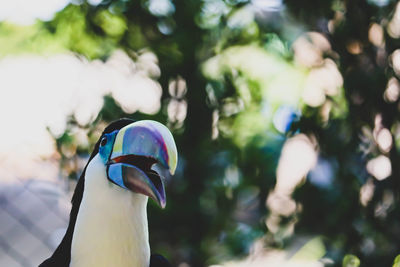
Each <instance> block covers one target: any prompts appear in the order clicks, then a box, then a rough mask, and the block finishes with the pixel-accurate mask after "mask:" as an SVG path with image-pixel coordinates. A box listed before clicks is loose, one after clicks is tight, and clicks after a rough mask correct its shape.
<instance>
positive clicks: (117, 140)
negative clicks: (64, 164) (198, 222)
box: [39, 119, 178, 267]
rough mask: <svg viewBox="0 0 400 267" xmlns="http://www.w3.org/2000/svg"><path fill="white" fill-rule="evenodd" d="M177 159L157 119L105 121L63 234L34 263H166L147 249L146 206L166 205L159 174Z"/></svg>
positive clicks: (59, 266) (87, 266) (73, 266)
mask: <svg viewBox="0 0 400 267" xmlns="http://www.w3.org/2000/svg"><path fill="white" fill-rule="evenodd" d="M177 157H178V155H177V148H176V145H175V142H174V139H173V136H172V134H171V132H170V131H169V130H168V128H167V127H166V126H164V125H163V124H161V123H159V122H156V121H152V120H143V121H133V120H131V119H119V120H117V121H114V122H112V123H111V124H110V125H108V126H107V127H106V128H105V130H104V131H103V133H102V135H101V137H100V138H99V140H98V141H97V143H96V145H95V147H94V150H93V152H92V154H91V156H90V158H89V160H88V163H87V164H86V167H85V168H84V170H83V172H82V175H81V177H80V178H79V180H78V183H77V186H76V188H75V191H74V194H73V196H72V209H71V213H70V220H69V224H68V228H67V230H66V233H65V235H64V237H63V239H62V241H61V243H60V244H59V246H58V247H57V249H56V250H55V251H54V253H53V255H52V256H51V257H50V258H48V259H47V260H45V261H44V262H43V263H42V264H41V265H39V267H67V266H70V267H92V266H93V267H102V266H104V267H149V266H150V267H167V266H169V267H170V266H171V265H170V264H169V262H168V261H167V260H166V259H165V258H164V257H163V256H161V255H158V254H153V255H151V253H150V246H149V232H148V224H147V211H146V207H147V201H148V198H151V199H153V200H154V201H155V202H156V203H157V204H158V205H159V206H161V207H162V208H164V207H165V204H166V196H165V188H164V176H165V175H166V173H167V174H168V172H169V173H170V174H171V175H172V174H173V173H174V172H175V169H176V166H177ZM168 175H169V174H168Z"/></svg>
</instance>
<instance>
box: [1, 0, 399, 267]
mask: <svg viewBox="0 0 400 267" xmlns="http://www.w3.org/2000/svg"><path fill="white" fill-rule="evenodd" d="M399 78H400V2H397V1H394V0H352V1H345V0H324V1H312V0H87V1H84V0H71V1H69V0H38V1H29V0H2V1H0V93H1V96H0V123H1V128H0V129H1V130H0V266H4V267H13V266H37V265H38V264H39V263H40V262H42V261H43V260H44V259H45V258H47V257H49V256H50V255H51V253H52V251H53V250H54V249H55V247H56V246H57V245H58V243H59V241H60V239H61V238H62V236H63V235H64V232H65V229H66V225H67V222H68V217H69V209H70V198H71V194H72V192H73V190H74V186H75V184H76V181H77V178H78V177H79V175H80V173H81V171H82V168H83V167H84V165H85V164H86V161H87V159H88V156H89V153H90V152H91V150H92V148H93V144H94V143H95V142H96V141H97V139H98V137H99V136H100V133H101V131H102V130H103V129H104V127H105V126H106V125H107V123H109V122H110V121H113V120H115V119H118V118H121V117H129V118H133V119H136V120H140V119H152V120H157V121H160V122H162V123H164V124H166V125H167V126H168V127H169V128H170V129H171V131H172V132H173V134H174V137H175V139H176V142H177V146H178V151H179V165H178V170H177V173H176V175H175V176H174V177H173V178H172V179H171V180H170V182H169V183H168V185H167V203H168V205H167V207H166V209H165V210H161V209H159V208H158V207H157V206H156V205H155V204H154V203H152V202H150V204H149V228H150V244H151V247H152V250H153V251H154V252H157V253H160V254H163V255H164V256H165V257H166V258H168V259H169V260H170V261H171V262H172V263H173V266H178V267H200V266H210V265H224V266H252V267H258V266H392V265H393V266H400V258H397V259H395V258H396V256H397V254H399V253H400V224H399V215H400V214H399V211H400V204H399V192H400V191H399V190H400V165H399V162H400V154H399V152H400V101H399V96H400V82H399Z"/></svg>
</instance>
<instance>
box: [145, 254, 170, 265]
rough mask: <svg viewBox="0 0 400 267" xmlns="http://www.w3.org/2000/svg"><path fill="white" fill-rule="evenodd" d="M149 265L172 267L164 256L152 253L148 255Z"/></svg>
mask: <svg viewBox="0 0 400 267" xmlns="http://www.w3.org/2000/svg"><path fill="white" fill-rule="evenodd" d="M150 267H172V266H171V264H170V263H169V262H168V261H167V259H166V258H164V257H163V256H161V255H159V254H153V255H151V257H150Z"/></svg>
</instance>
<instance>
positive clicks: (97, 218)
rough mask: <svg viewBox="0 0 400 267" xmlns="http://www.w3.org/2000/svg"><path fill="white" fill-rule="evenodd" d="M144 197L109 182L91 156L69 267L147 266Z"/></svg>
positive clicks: (99, 165) (147, 243) (147, 239)
mask: <svg viewBox="0 0 400 267" xmlns="http://www.w3.org/2000/svg"><path fill="white" fill-rule="evenodd" d="M147 199H148V198H147V197H146V196H143V195H140V194H136V193H132V192H131V191H128V190H126V189H123V188H120V187H118V186H117V185H114V184H112V183H110V182H109V180H108V179H107V177H106V168H105V166H104V164H103V162H102V161H101V159H100V157H99V155H97V156H96V157H94V158H93V159H92V161H91V162H90V164H89V165H88V168H87V170H86V175H85V190H84V193H83V198H82V203H81V206H80V209H79V213H78V218H77V221H76V225H75V231H74V235H73V239H72V249H71V264H70V266H71V267H91V266H96V267H103V266H104V267H113V266H115V267H147V266H149V262H150V247H149V236H148V226H147V212H146V207H147Z"/></svg>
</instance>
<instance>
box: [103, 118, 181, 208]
mask: <svg viewBox="0 0 400 267" xmlns="http://www.w3.org/2000/svg"><path fill="white" fill-rule="evenodd" d="M177 159H178V153H177V149H176V145H175V142H174V138H173V137H172V134H171V132H170V131H169V130H168V128H167V127H165V126H164V125H162V124H161V123H158V122H155V121H151V120H145V121H138V122H134V123H132V124H129V125H127V126H125V127H124V128H122V129H121V130H120V131H119V132H118V134H117V136H116V137H115V141H114V144H113V148H112V152H111V154H110V158H109V161H108V162H107V175H108V178H109V179H110V180H112V181H113V182H114V183H116V184H118V185H119V186H121V187H123V188H126V189H129V190H131V191H133V192H135V193H140V194H143V195H146V196H148V197H150V198H152V199H153V200H154V201H156V202H157V203H158V204H159V205H160V206H161V207H162V208H164V207H165V204H166V196H165V188H164V180H163V179H164V178H163V177H161V176H160V173H158V172H157V171H155V170H153V169H152V166H153V164H157V165H160V166H161V167H163V168H165V169H168V170H169V172H170V173H171V174H173V173H174V172H175V169H176V165H177Z"/></svg>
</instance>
